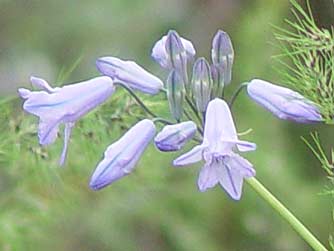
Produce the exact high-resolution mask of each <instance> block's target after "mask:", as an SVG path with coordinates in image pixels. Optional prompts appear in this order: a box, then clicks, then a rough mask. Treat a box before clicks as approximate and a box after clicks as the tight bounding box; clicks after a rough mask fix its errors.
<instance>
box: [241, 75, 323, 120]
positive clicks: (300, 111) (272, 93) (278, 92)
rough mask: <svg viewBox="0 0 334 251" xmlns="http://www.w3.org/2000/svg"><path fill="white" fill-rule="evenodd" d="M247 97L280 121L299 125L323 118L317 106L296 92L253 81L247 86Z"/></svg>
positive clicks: (262, 81) (258, 80)
mask: <svg viewBox="0 0 334 251" xmlns="http://www.w3.org/2000/svg"><path fill="white" fill-rule="evenodd" d="M247 92H248V95H249V96H250V97H251V98H252V99H253V100H254V101H255V102H256V103H258V104H259V105H261V106H263V107H264V108H266V109H267V110H269V111H270V112H272V113H273V114H274V115H275V116H276V117H278V118H280V119H286V120H293V121H295V122H299V123H314V122H319V121H322V120H323V118H322V116H321V114H320V112H319V109H318V108H317V106H316V105H315V104H314V103H313V102H311V101H310V100H308V99H306V98H305V97H303V96H302V95H301V94H299V93H298V92H295V91H293V90H290V89H288V88H285V87H281V86H278V85H273V84H271V83H269V82H267V81H264V80H260V79H253V80H252V81H251V82H250V83H249V84H248V85H247Z"/></svg>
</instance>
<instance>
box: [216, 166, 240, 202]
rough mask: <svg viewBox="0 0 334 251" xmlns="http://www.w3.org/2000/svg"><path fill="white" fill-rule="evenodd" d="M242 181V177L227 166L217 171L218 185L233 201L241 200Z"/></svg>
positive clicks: (235, 170)
mask: <svg viewBox="0 0 334 251" xmlns="http://www.w3.org/2000/svg"><path fill="white" fill-rule="evenodd" d="M243 179H244V177H243V175H242V174H241V173H240V172H239V171H238V170H237V169H234V168H230V167H229V166H228V165H223V166H222V167H221V168H220V169H219V183H220V185H221V186H222V188H223V189H224V190H225V191H226V192H227V194H228V195H229V196H231V198H232V199H234V200H240V198H241V193H242V184H243Z"/></svg>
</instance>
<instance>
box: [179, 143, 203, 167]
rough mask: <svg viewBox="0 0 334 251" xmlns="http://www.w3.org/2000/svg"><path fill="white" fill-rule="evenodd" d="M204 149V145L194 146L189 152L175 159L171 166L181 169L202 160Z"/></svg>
mask: <svg viewBox="0 0 334 251" xmlns="http://www.w3.org/2000/svg"><path fill="white" fill-rule="evenodd" d="M205 148H207V146H204V145H199V146H195V147H194V148H193V149H191V150H190V151H189V152H187V153H185V154H183V155H181V156H180V157H178V158H177V159H175V160H174V161H173V165H174V166H176V167H181V166H185V165H190V164H193V163H196V162H198V161H200V160H201V159H202V158H203V151H204V149H205Z"/></svg>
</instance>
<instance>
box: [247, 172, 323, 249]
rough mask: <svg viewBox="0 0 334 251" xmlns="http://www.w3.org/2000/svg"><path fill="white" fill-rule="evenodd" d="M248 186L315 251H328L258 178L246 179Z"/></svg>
mask: <svg viewBox="0 0 334 251" xmlns="http://www.w3.org/2000/svg"><path fill="white" fill-rule="evenodd" d="M246 180H247V182H248V184H249V185H250V186H251V187H252V188H253V189H254V190H255V191H256V192H257V193H258V194H259V195H260V196H261V197H262V198H263V199H264V200H265V201H266V202H267V203H268V204H269V205H270V206H271V207H272V208H273V209H275V210H276V212H278V213H279V214H280V215H281V216H282V218H284V219H285V220H286V221H287V222H288V223H289V224H290V225H291V227H292V228H293V229H294V230H295V231H296V232H297V233H298V234H299V235H300V236H301V237H302V238H303V239H304V240H305V241H306V242H307V243H308V244H309V245H310V246H311V247H312V248H313V250H315V251H328V250H327V249H326V248H325V246H324V245H323V244H322V243H321V242H320V241H319V240H318V239H317V238H316V237H315V236H314V235H313V234H312V233H311V232H310V231H309V230H308V229H307V228H306V227H305V226H304V225H303V223H301V222H300V221H299V220H298V219H297V218H296V217H295V216H294V215H293V214H292V213H291V212H290V211H289V209H287V208H286V207H285V206H284V205H283V204H282V203H281V202H280V201H279V200H278V199H276V198H275V197H274V196H273V195H272V194H271V193H270V192H269V191H268V190H267V189H266V188H265V187H264V186H263V185H262V184H261V183H260V182H259V181H258V180H257V179H256V178H249V179H246Z"/></svg>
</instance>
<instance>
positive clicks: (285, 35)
mask: <svg viewBox="0 0 334 251" xmlns="http://www.w3.org/2000/svg"><path fill="white" fill-rule="evenodd" d="M291 3H292V5H293V9H292V12H293V14H294V16H295V19H296V21H290V20H288V19H287V20H286V22H287V23H288V25H289V26H290V29H282V28H277V30H278V33H277V34H276V38H277V39H278V40H279V41H280V42H281V48H282V51H283V54H282V55H280V57H279V58H281V56H285V57H288V58H289V60H290V61H291V62H292V66H291V65H289V64H287V63H285V62H284V61H281V62H282V63H283V65H284V66H286V69H285V70H283V71H282V72H283V75H284V77H285V81H286V83H287V84H288V85H290V86H291V87H292V88H293V89H295V90H297V91H299V92H300V93H302V94H303V95H304V96H305V97H306V98H308V99H309V100H311V101H313V102H314V103H315V104H317V105H318V106H319V109H320V111H321V114H322V116H323V117H324V119H325V121H326V123H329V124H333V123H334V122H333V118H334V97H333V93H334V73H333V72H334V27H333V26H332V27H331V29H325V28H320V27H319V26H318V25H317V24H316V22H315V20H314V18H313V16H312V12H311V8H310V5H309V1H307V10H304V9H303V8H302V7H301V6H300V4H299V3H297V2H296V1H295V0H291Z"/></svg>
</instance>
